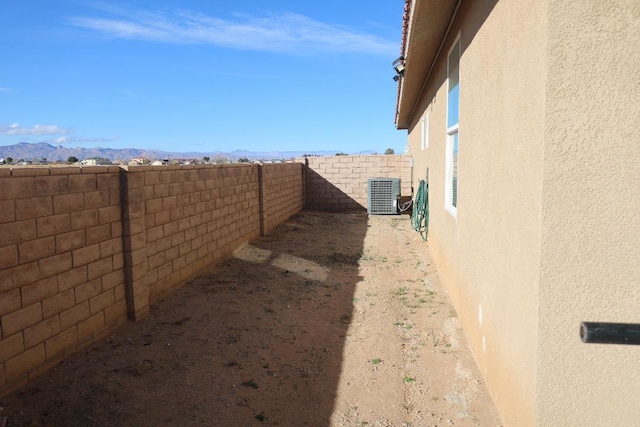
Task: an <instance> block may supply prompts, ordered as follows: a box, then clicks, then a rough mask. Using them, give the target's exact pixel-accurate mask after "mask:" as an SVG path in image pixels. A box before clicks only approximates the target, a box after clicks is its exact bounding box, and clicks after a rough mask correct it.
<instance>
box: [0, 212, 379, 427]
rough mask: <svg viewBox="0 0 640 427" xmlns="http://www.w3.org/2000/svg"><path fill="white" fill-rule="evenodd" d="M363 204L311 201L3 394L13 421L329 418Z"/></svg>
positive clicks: (294, 421) (245, 422)
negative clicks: (145, 310)
mask: <svg viewBox="0 0 640 427" xmlns="http://www.w3.org/2000/svg"><path fill="white" fill-rule="evenodd" d="M366 230H367V215H366V214H329V213H317V212H312V211H306V212H303V213H301V214H299V215H297V216H295V217H293V218H291V219H290V220H289V221H287V222H286V223H284V224H282V225H280V226H279V227H277V228H276V229H274V230H273V231H272V233H271V234H270V235H268V236H266V237H263V238H261V239H259V240H257V241H254V242H252V243H251V244H250V245H247V246H245V247H243V248H241V249H240V250H238V251H236V254H235V256H234V257H233V258H230V259H228V260H227V261H225V262H223V263H221V264H219V265H218V266H216V267H215V268H214V269H213V270H212V272H211V273H210V274H207V275H203V276H200V277H198V278H196V279H194V280H192V281H190V282H189V283H187V285H186V286H185V287H184V288H182V289H180V290H178V291H177V292H175V293H174V294H172V295H171V296H169V297H167V298H165V299H164V300H162V301H161V302H159V303H158V304H156V305H155V306H153V307H152V309H151V315H150V316H149V317H148V318H147V319H145V320H143V321H142V322H140V323H138V324H135V325H130V326H128V327H127V328H125V330H124V331H122V333H119V334H117V335H114V336H112V337H110V338H108V339H107V340H105V341H104V342H102V343H101V344H98V345H95V346H92V347H90V348H88V349H86V350H83V351H81V352H79V353H77V354H75V355H73V356H71V357H70V358H69V359H67V360H65V361H64V362H63V363H61V364H60V365H59V366H57V367H56V368H55V369H53V370H52V371H51V372H49V373H47V374H45V375H44V376H43V377H41V378H40V379H38V380H36V381H34V382H33V383H32V384H30V385H29V386H28V387H27V388H26V389H23V390H21V391H19V392H17V393H14V394H13V395H10V396H7V397H6V398H4V399H1V400H0V405H2V406H3V407H4V409H3V412H0V419H1V418H2V415H5V416H7V417H8V418H9V423H10V424H9V425H10V426H16V425H65V426H81V425H82V426H84V425H145V426H147V425H154V426H156V425H167V426H169V425H171V426H173V425H207V426H250V425H281V426H294V425H295V426H304V425H308V426H327V425H329V420H330V417H331V414H332V412H333V408H334V400H335V396H336V393H337V384H338V379H339V376H340V372H341V362H342V353H343V347H344V343H345V339H346V335H347V329H348V327H349V323H350V321H351V316H352V310H353V302H352V299H353V293H354V289H355V285H356V283H358V282H359V281H360V280H361V277H360V276H359V268H358V261H359V259H360V257H361V255H362V250H363V242H364V237H365V234H366Z"/></svg>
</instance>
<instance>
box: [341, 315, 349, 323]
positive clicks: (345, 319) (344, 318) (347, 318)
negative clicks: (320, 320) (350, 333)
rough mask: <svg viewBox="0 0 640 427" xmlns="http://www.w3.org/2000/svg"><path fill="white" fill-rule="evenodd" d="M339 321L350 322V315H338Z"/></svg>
mask: <svg viewBox="0 0 640 427" xmlns="http://www.w3.org/2000/svg"><path fill="white" fill-rule="evenodd" d="M340 321H341V322H342V323H345V324H349V323H351V315H349V314H343V315H342V316H340Z"/></svg>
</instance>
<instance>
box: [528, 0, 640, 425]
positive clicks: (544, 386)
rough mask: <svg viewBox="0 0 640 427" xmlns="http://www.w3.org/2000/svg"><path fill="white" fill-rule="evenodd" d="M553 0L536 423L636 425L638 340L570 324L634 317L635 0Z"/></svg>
mask: <svg viewBox="0 0 640 427" xmlns="http://www.w3.org/2000/svg"><path fill="white" fill-rule="evenodd" d="M549 4H550V7H549V13H548V22H549V51H548V59H547V60H548V64H549V65H548V75H549V76H548V84H547V94H548V95H547V103H546V110H547V114H546V116H545V117H546V120H545V126H546V134H545V138H546V141H547V143H546V148H545V156H544V191H543V197H542V200H543V216H542V256H541V266H542V274H541V282H540V315H539V318H540V329H539V344H538V384H537V388H538V390H539V392H538V395H537V399H536V423H537V425H539V426H549V425H562V426H610V425H615V426H637V425H638V423H640V405H638V402H639V398H638V396H640V369H639V364H638V361H639V360H640V348H638V346H616V345H596V344H583V343H582V342H581V341H580V339H579V336H578V325H579V324H580V322H581V321H611V322H632V323H640V214H639V212H640V198H639V197H638V190H640V126H639V125H638V118H639V117H640V101H639V100H640V98H639V95H640V74H639V72H638V70H640V50H639V49H638V46H640V3H638V2H637V1H636V0H614V1H607V2H598V1H583V2H570V3H568V2H563V1H558V0H553V1H550V2H549Z"/></svg>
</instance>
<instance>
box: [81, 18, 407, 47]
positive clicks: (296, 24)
mask: <svg viewBox="0 0 640 427" xmlns="http://www.w3.org/2000/svg"><path fill="white" fill-rule="evenodd" d="M112 12H113V11H112ZM118 15H120V16H118V17H114V18H107V19H105V18H91V17H77V18H72V19H71V20H70V23H71V25H74V26H77V27H81V28H85V29H89V30H93V31H97V32H101V33H105V34H108V35H110V36H113V37H117V38H123V39H135V40H149V41H158V42H166V43H185V44H196V43H202V44H212V45H216V46H222V47H226V48H231V49H243V50H261V51H272V52H287V53H293V52H301V53H304V52H309V51H312V52H313V51H326V52H354V53H365V54H382V55H393V54H395V53H396V51H397V50H398V45H397V43H396V42H392V41H389V40H385V39H383V38H380V37H378V36H375V35H373V34H368V33H363V32H359V31H355V30H353V29H350V28H347V27H343V26H338V25H332V24H326V23H323V22H320V21H316V20H314V19H311V18H309V17H306V16H304V15H300V14H295V13H282V14H272V15H268V16H262V17H257V16H246V15H243V16H238V17H237V18H236V20H234V21H231V20H225V19H220V18H216V17H211V16H206V15H203V14H200V13H194V12H189V11H186V12H185V11H183V12H175V13H173V14H171V15H169V14H166V13H160V12H133V13H126V14H125V13H122V12H120V13H118Z"/></svg>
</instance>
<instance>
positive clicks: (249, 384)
mask: <svg viewBox="0 0 640 427" xmlns="http://www.w3.org/2000/svg"><path fill="white" fill-rule="evenodd" d="M241 385H243V386H245V387H251V388H258V384H257V383H256V382H255V381H254V380H249V381H245V382H243V383H242V384H241Z"/></svg>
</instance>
